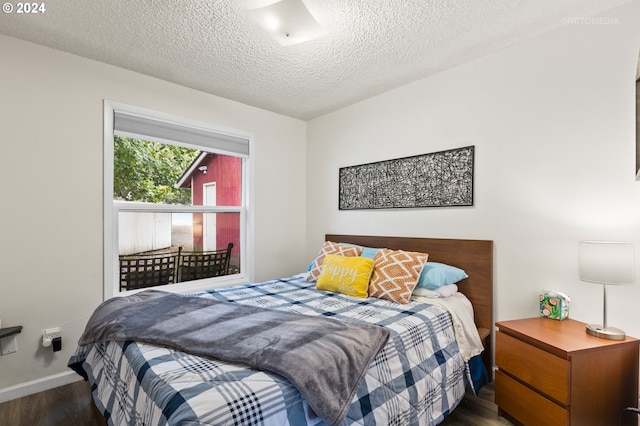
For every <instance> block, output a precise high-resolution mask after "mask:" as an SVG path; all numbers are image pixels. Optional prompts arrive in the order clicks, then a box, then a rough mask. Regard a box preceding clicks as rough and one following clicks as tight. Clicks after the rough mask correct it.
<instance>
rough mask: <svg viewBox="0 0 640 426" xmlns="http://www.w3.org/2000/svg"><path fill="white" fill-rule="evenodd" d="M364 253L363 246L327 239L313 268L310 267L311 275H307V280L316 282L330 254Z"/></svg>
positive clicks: (351, 254) (352, 254)
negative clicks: (343, 243)
mask: <svg viewBox="0 0 640 426" xmlns="http://www.w3.org/2000/svg"><path fill="white" fill-rule="evenodd" d="M360 253H362V247H355V246H345V245H342V244H338V243H334V242H332V241H325V242H324V244H323V245H322V248H321V249H320V252H319V253H318V257H316V260H314V261H313V263H312V264H311V269H309V275H308V276H307V281H311V282H315V281H317V280H318V277H319V276H320V272H321V271H322V262H324V258H325V257H326V256H327V255H328V254H337V255H340V256H360Z"/></svg>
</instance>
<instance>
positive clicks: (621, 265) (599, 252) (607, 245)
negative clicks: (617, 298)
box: [578, 241, 635, 340]
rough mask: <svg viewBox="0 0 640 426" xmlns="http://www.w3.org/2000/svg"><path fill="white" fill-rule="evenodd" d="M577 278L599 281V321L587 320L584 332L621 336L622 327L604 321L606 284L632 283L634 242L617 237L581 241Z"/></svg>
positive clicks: (601, 336) (622, 336)
mask: <svg viewBox="0 0 640 426" xmlns="http://www.w3.org/2000/svg"><path fill="white" fill-rule="evenodd" d="M578 251H579V262H578V263H579V267H580V268H579V269H580V272H579V276H580V280H582V281H587V282H591V283H598V284H602V289H603V293H602V295H603V303H604V307H603V321H602V324H588V325H587V330H586V331H587V333H589V334H591V335H592V336H596V337H600V338H603V339H610V340H624V338H625V333H624V331H622V330H620V329H617V328H614V327H609V326H608V325H607V286H608V285H633V284H634V266H635V259H634V254H633V243H631V242H618V241H580V243H579V250H578Z"/></svg>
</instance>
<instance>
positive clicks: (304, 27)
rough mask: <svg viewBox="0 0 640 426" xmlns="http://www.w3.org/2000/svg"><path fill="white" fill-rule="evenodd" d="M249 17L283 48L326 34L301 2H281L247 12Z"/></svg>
mask: <svg viewBox="0 0 640 426" xmlns="http://www.w3.org/2000/svg"><path fill="white" fill-rule="evenodd" d="M249 13H250V14H251V17H252V18H253V19H254V20H255V21H256V22H257V23H258V25H260V26H261V27H263V28H264V29H265V30H267V31H268V32H269V33H270V34H271V35H272V36H273V38H275V39H276V41H277V42H278V43H280V44H281V45H283V46H288V45H292V44H297V43H302V42H305V41H309V40H312V39H314V38H317V37H320V36H321V35H324V34H326V32H325V31H324V29H323V28H322V27H321V26H320V24H319V23H318V21H316V20H315V18H314V17H313V16H311V13H310V12H309V10H308V9H307V7H306V6H305V4H304V3H303V2H302V0H281V1H278V2H276V3H273V4H270V5H268V6H264V7H259V8H256V9H252V10H250V11H249Z"/></svg>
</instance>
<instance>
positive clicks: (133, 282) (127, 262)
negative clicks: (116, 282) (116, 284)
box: [120, 252, 178, 291]
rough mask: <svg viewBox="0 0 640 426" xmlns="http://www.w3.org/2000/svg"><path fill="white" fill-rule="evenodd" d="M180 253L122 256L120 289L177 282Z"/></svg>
mask: <svg viewBox="0 0 640 426" xmlns="http://www.w3.org/2000/svg"><path fill="white" fill-rule="evenodd" d="M177 261H178V253H177V252H174V253H162V254H159V253H158V254H135V255H122V256H120V291H126V290H134V289H139V288H146V287H155V286H159V285H166V284H172V283H174V282H176V280H175V278H176V266H177Z"/></svg>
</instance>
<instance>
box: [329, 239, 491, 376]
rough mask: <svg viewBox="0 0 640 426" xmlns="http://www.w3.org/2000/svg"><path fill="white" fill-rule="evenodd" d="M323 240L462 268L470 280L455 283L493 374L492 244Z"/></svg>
mask: <svg viewBox="0 0 640 426" xmlns="http://www.w3.org/2000/svg"><path fill="white" fill-rule="evenodd" d="M325 240H326V241H333V242H336V243H351V244H357V245H361V246H366V247H379V248H388V249H393V250H408V251H419V252H422V253H427V254H428V255H429V261H431V262H440V263H446V264H447V265H452V266H456V267H458V268H460V269H464V270H465V272H466V273H467V275H469V278H467V279H464V280H462V281H460V282H458V283H457V285H458V290H459V291H460V292H462V293H464V295H465V296H467V298H468V299H469V300H470V301H471V303H472V304H473V311H474V319H475V322H476V326H477V327H478V331H479V333H480V337H481V338H482V343H483V345H484V347H485V351H484V354H483V361H484V364H485V367H486V368H487V371H488V372H489V377H491V375H492V368H493V360H492V346H493V345H492V341H491V329H492V328H493V241H490V240H456V239H442V238H414V237H380V236H365V235H340V234H327V235H325Z"/></svg>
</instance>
